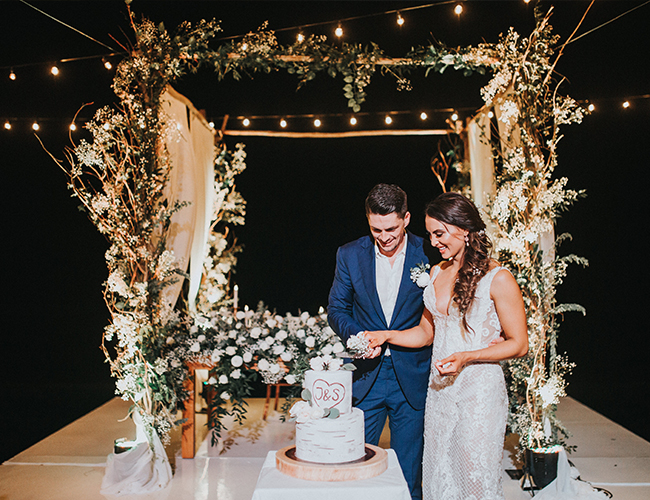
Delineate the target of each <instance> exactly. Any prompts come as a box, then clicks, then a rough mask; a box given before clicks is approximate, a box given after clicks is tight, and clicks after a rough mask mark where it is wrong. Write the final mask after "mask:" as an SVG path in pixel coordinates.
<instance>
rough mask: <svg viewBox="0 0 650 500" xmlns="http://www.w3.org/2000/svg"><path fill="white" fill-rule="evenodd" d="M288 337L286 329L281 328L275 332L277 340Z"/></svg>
mask: <svg viewBox="0 0 650 500" xmlns="http://www.w3.org/2000/svg"><path fill="white" fill-rule="evenodd" d="M286 338H287V332H286V331H285V330H280V331H278V333H276V334H275V340H284V339H286Z"/></svg>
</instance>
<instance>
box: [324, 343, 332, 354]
mask: <svg viewBox="0 0 650 500" xmlns="http://www.w3.org/2000/svg"><path fill="white" fill-rule="evenodd" d="M333 350H334V349H333V348H332V346H331V344H327V345H326V346H325V347H323V354H332V351H333Z"/></svg>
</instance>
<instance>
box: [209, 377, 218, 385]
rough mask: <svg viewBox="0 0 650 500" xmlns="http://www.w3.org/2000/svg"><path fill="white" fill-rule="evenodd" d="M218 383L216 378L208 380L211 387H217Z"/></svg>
mask: <svg viewBox="0 0 650 500" xmlns="http://www.w3.org/2000/svg"><path fill="white" fill-rule="evenodd" d="M216 383H217V379H216V378H214V377H210V378H209V379H208V384H210V385H215V384H216Z"/></svg>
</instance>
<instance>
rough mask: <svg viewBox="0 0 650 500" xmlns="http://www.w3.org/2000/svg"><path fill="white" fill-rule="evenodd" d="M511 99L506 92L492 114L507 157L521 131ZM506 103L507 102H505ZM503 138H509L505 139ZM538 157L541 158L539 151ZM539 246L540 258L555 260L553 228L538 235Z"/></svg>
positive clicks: (516, 144)
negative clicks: (540, 250) (495, 119)
mask: <svg viewBox="0 0 650 500" xmlns="http://www.w3.org/2000/svg"><path fill="white" fill-rule="evenodd" d="M513 102H514V101H511V100H509V99H508V93H506V95H505V96H504V98H503V99H502V100H501V101H499V102H498V103H497V104H495V106H494V114H495V115H496V118H497V124H498V128H499V137H500V138H501V152H502V153H503V157H504V158H507V157H508V152H509V151H510V150H512V149H515V148H518V147H520V146H521V133H520V131H519V126H518V125H517V116H518V115H517V114H515V113H513V112H512V106H511V103H513ZM506 103H508V104H506ZM505 138H509V139H510V140H509V141H506V140H505ZM539 158H542V155H541V153H540V154H539ZM538 243H539V247H540V248H541V249H542V259H543V261H544V262H546V263H549V262H552V261H553V260H555V230H554V229H551V230H550V231H547V232H544V233H542V234H540V235H539V239H538Z"/></svg>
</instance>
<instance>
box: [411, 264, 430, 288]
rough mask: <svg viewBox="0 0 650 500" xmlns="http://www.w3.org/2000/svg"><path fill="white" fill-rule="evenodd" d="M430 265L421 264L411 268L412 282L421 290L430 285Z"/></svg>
mask: <svg viewBox="0 0 650 500" xmlns="http://www.w3.org/2000/svg"><path fill="white" fill-rule="evenodd" d="M429 269H431V266H430V265H429V263H426V264H425V263H424V262H420V263H419V264H418V265H417V266H415V267H412V268H411V281H412V282H413V283H415V284H416V285H417V286H419V287H420V288H425V287H426V286H427V285H428V284H429Z"/></svg>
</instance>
